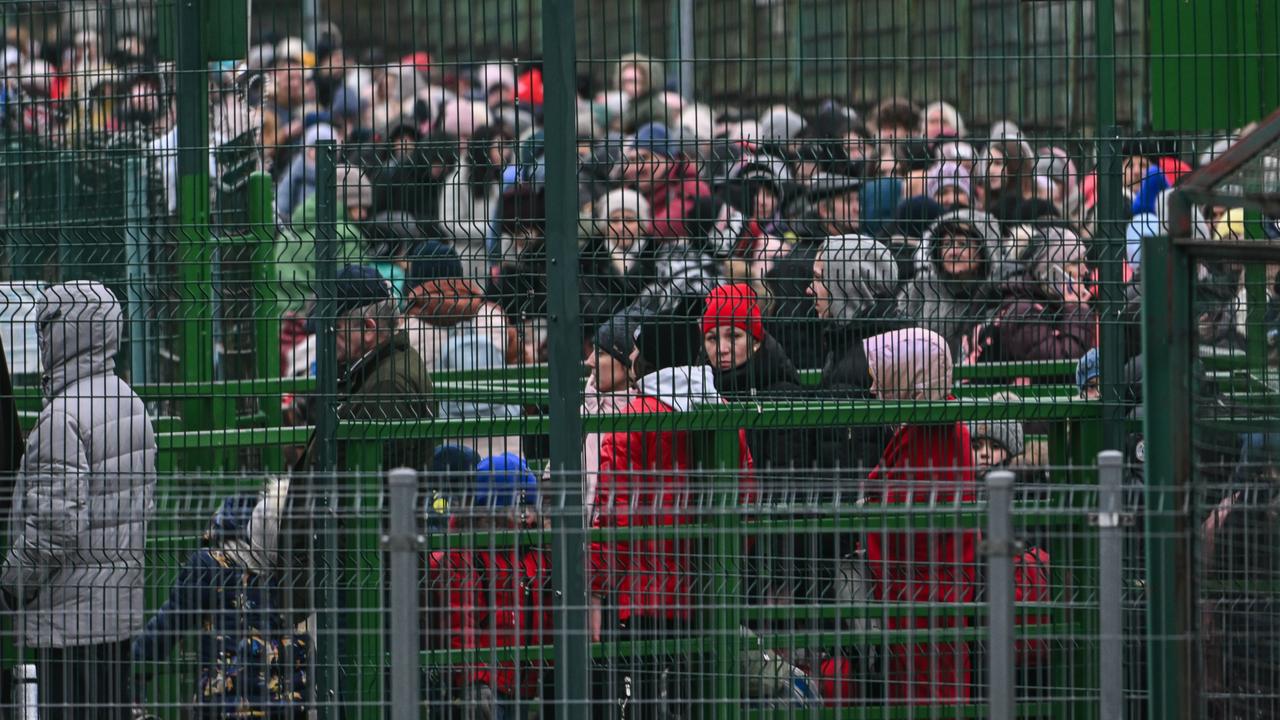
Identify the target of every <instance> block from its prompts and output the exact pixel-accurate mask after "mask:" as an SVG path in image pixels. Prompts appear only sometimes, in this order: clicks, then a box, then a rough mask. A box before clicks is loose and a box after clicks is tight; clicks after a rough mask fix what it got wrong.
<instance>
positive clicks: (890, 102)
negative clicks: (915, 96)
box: [869, 97, 920, 129]
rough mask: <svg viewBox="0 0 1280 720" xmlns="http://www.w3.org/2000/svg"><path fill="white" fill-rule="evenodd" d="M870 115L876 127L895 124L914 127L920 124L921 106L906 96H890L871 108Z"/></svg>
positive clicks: (896, 125)
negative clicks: (917, 105)
mask: <svg viewBox="0 0 1280 720" xmlns="http://www.w3.org/2000/svg"><path fill="white" fill-rule="evenodd" d="M869 117H870V118H871V122H872V123H874V124H875V126H876V127H884V126H886V125H893V126H895V127H905V128H912V129H914V128H915V127H916V126H917V125H919V124H920V108H918V107H916V104H915V103H913V102H911V101H910V100H908V99H906V98H900V97H895V98H889V99H887V100H882V101H881V102H880V103H879V104H877V105H876V106H875V107H873V108H871V113H870V114H869Z"/></svg>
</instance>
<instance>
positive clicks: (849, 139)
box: [844, 133, 876, 161]
mask: <svg viewBox="0 0 1280 720" xmlns="http://www.w3.org/2000/svg"><path fill="white" fill-rule="evenodd" d="M844 146H845V148H846V149H847V150H848V153H849V159H850V160H854V161H858V160H866V159H867V158H873V157H875V156H876V147H875V143H874V142H872V141H871V140H869V139H867V138H864V137H862V136H861V135H859V134H857V133H849V134H848V135H845V136H844Z"/></svg>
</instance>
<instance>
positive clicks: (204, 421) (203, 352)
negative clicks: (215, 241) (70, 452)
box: [174, 0, 218, 467]
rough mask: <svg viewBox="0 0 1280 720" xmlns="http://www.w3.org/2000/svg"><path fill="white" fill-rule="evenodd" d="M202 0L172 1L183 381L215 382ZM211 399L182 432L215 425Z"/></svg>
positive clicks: (187, 408)
mask: <svg viewBox="0 0 1280 720" xmlns="http://www.w3.org/2000/svg"><path fill="white" fill-rule="evenodd" d="M204 2H205V0H177V2H175V3H174V5H175V6H176V11H175V13H174V16H175V19H176V21H177V28H176V33H175V35H176V38H177V46H176V51H177V52H176V56H175V57H176V63H175V65H176V69H177V72H176V73H175V75H176V80H177V97H176V104H177V133H178V138H177V148H176V153H177V156H178V158H177V160H178V225H179V227H178V232H179V243H178V248H179V253H180V254H179V258H180V264H179V282H180V285H179V287H181V292H179V293H178V297H179V300H178V318H179V320H180V325H179V328H180V330H179V332H180V338H181V342H180V345H179V347H180V348H181V353H180V355H179V356H180V357H181V359H182V362H181V363H180V367H179V372H180V373H181V377H182V380H183V382H186V383H204V382H208V381H210V380H212V379H213V298H214V296H213V265H212V260H213V245H212V243H211V242H210V232H209V74H208V69H209V68H208V64H207V53H206V52H205V33H204V18H205V13H204V9H203V8H204ZM213 401H214V398H212V397H211V396H209V395H206V394H205V393H192V392H189V393H186V395H185V396H184V398H183V400H182V408H181V413H182V429H184V430H204V429H208V428H210V427H212V426H213V418H214V412H213V406H214V402H213ZM217 455H218V453H216V452H212V451H210V452H201V453H188V454H187V455H186V456H185V457H187V458H194V459H195V460H194V463H192V464H193V465H194V466H195V467H202V466H204V467H207V466H209V465H211V464H212V463H213V462H215V460H214V458H215V457H217Z"/></svg>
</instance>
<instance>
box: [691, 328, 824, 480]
mask: <svg viewBox="0 0 1280 720" xmlns="http://www.w3.org/2000/svg"><path fill="white" fill-rule="evenodd" d="M712 374H713V375H714V377H715V381H716V390H717V391H718V392H719V393H720V395H721V397H723V398H724V399H725V400H728V401H729V402H733V403H737V402H754V401H759V402H786V401H788V400H790V401H803V400H806V399H807V398H806V397H805V393H804V388H803V386H802V385H801V381H800V374H799V373H798V372H796V368H795V366H794V365H792V364H791V360H790V359H789V358H788V357H787V355H786V353H785V352H783V350H782V346H780V345H779V344H778V342H777V341H776V340H774V339H773V337H771V336H769V335H765V338H764V341H763V342H762V343H761V345H760V349H759V350H757V351H756V353H755V354H754V355H752V356H751V357H750V358H749V359H748V360H747V361H746V362H745V363H743V364H742V365H739V366H738V367H736V368H732V369H730V370H720V369H718V368H716V367H715V366H712ZM812 438H813V433H812V432H811V431H807V430H783V431H779V430H773V429H760V430H748V431H747V447H749V448H750V449H751V457H752V459H753V460H755V466H756V469H757V470H760V471H764V472H763V473H762V477H764V479H765V483H766V484H768V483H769V482H770V481H771V480H773V479H781V476H780V473H774V474H773V475H772V477H771V474H770V471H781V470H786V469H790V468H807V467H813V466H814V461H815V459H816V458H815V452H814V450H815V449H816V448H815V446H814V444H813V440H812Z"/></svg>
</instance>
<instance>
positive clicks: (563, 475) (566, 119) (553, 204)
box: [542, 0, 591, 720]
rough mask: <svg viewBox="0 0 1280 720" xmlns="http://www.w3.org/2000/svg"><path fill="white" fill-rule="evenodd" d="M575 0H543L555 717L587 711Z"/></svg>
mask: <svg viewBox="0 0 1280 720" xmlns="http://www.w3.org/2000/svg"><path fill="white" fill-rule="evenodd" d="M574 18H575V13H574V0H546V2H544V3H543V4H542V29H543V33H542V36H543V43H542V45H543V48H544V51H543V55H544V58H543V81H544V83H545V87H546V103H545V104H544V105H543V117H544V118H545V123H544V127H545V133H546V162H547V185H546V193H547V196H546V197H547V204H546V207H547V238H546V243H547V291H548V292H547V298H548V302H547V312H548V315H547V321H548V325H549V328H550V329H549V333H548V336H549V337H548V344H549V352H550V358H549V360H550V381H551V403H550V408H549V409H550V414H551V417H553V418H554V419H555V422H554V423H553V424H552V425H551V432H550V436H551V438H550V439H551V469H552V477H553V478H554V479H555V480H557V481H558V487H557V488H556V490H557V491H558V493H557V494H559V495H560V497H561V498H562V502H561V509H560V511H559V512H556V513H554V514H553V515H552V520H551V522H552V527H553V531H554V532H553V543H554V545H553V553H554V558H555V560H554V561H553V562H552V580H553V583H554V584H555V586H556V587H557V588H561V590H562V595H561V596H560V598H561V600H560V603H561V604H560V607H559V608H558V610H559V612H558V613H557V614H556V633H555V678H556V682H555V687H556V698H557V700H558V702H559V704H560V708H559V710H558V712H557V713H556V716H557V717H561V718H567V719H568V720H586V718H587V717H588V716H589V715H590V713H591V704H590V700H591V683H590V682H589V678H590V675H591V659H590V654H589V651H588V646H587V643H588V641H589V638H588V636H587V622H586V618H587V612H586V607H587V591H586V557H585V552H584V546H585V542H586V537H587V536H586V531H585V528H584V524H585V518H584V516H583V512H582V505H583V503H582V485H583V484H582V423H581V416H580V407H581V404H582V377H581V375H579V374H578V368H579V367H580V364H581V362H582V342H581V339H582V334H581V329H580V318H579V307H578V303H579V298H578V184H577V169H576V168H577V128H576V127H575V125H576V124H577V115H576V101H575V97H576V92H575V90H576V88H575V84H576V78H577V68H576V66H575V50H576V44H577V35H576V32H575V27H574V23H575V19H574Z"/></svg>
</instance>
